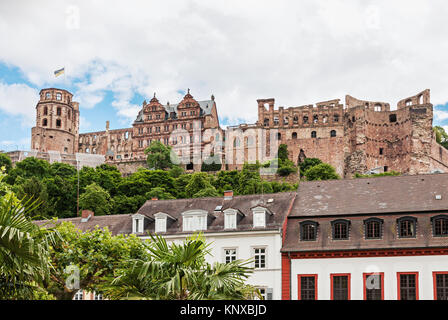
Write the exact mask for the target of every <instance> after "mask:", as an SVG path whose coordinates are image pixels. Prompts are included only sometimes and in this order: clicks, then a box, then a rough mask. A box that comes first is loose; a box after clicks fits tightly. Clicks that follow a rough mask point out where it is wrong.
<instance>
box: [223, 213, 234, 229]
mask: <svg viewBox="0 0 448 320" xmlns="http://www.w3.org/2000/svg"><path fill="white" fill-rule="evenodd" d="M224 229H236V212H225V213H224Z"/></svg>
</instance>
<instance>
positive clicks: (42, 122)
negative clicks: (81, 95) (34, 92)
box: [31, 88, 79, 154]
mask: <svg viewBox="0 0 448 320" xmlns="http://www.w3.org/2000/svg"><path fill="white" fill-rule="evenodd" d="M72 97H73V95H72V94H71V93H70V92H68V91H67V90H63V89H56V88H48V89H42V90H41V91H40V99H39V102H38V103H37V105H36V126H35V127H33V128H32V129H31V149H32V150H37V151H40V152H48V151H58V152H60V153H68V154H73V153H75V152H77V151H78V135H79V132H78V131H79V103H78V102H74V101H72Z"/></svg>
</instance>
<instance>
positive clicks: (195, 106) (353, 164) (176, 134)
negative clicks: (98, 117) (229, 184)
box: [31, 88, 448, 178]
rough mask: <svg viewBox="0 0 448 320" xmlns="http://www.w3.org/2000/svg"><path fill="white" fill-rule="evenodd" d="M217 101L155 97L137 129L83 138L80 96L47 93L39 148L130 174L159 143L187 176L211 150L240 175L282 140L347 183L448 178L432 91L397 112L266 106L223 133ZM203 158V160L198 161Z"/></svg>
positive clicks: (294, 153) (35, 139) (335, 103)
mask: <svg viewBox="0 0 448 320" xmlns="http://www.w3.org/2000/svg"><path fill="white" fill-rule="evenodd" d="M214 100H215V99H214V97H213V96H212V97H211V99H210V100H205V101H197V100H195V99H194V98H193V96H192V95H191V94H190V92H189V90H188V93H187V94H186V95H185V96H184V97H183V99H182V101H180V102H179V103H178V104H170V103H169V102H167V103H166V104H165V105H163V104H161V103H160V102H159V100H158V99H157V98H156V96H155V94H154V97H153V98H152V99H151V100H150V102H149V103H147V102H146V101H144V102H143V104H142V108H141V110H140V111H139V113H138V115H137V117H136V119H135V121H134V123H133V126H132V128H125V129H116V130H109V122H108V121H107V122H106V130H105V131H98V132H90V133H82V134H79V133H78V128H79V107H78V103H76V102H73V101H72V95H71V94H70V93H69V92H67V91H65V90H60V89H54V88H50V89H43V90H41V93H40V100H39V102H38V104H37V106H36V127H34V128H33V129H32V145H31V147H32V149H33V150H36V151H39V152H49V151H58V152H60V153H62V154H70V153H77V152H79V153H86V154H100V155H104V156H105V161H106V162H107V163H110V164H114V165H116V166H117V167H118V168H119V169H120V171H122V172H123V173H124V174H130V173H132V172H134V171H135V170H136V169H137V168H138V167H140V166H145V164H146V155H145V154H144V150H145V149H146V148H147V147H148V146H149V144H150V143H151V141H154V140H158V141H160V142H162V143H164V144H166V145H170V146H172V147H173V149H174V150H175V151H176V152H177V154H178V155H180V156H182V155H185V154H186V157H187V159H191V160H188V161H185V160H184V161H183V162H182V163H183V165H184V168H185V169H187V170H195V171H196V170H200V168H201V163H202V161H203V159H204V158H205V157H206V156H207V155H209V154H210V153H211V152H210V150H211V148H214V149H215V150H214V153H215V155H216V154H217V153H221V154H220V155H219V156H221V155H222V157H223V159H222V160H223V166H222V168H223V169H229V170H232V169H241V167H242V166H243V164H244V162H255V161H256V160H260V161H262V162H263V161H264V160H265V159H266V157H269V156H272V155H271V153H272V150H270V141H272V136H274V138H278V143H284V144H287V145H288V150H289V157H290V159H291V160H292V161H293V162H294V163H296V164H298V163H299V162H301V161H303V160H304V159H305V158H307V157H308V158H319V159H321V160H322V161H323V162H326V163H330V164H331V165H332V166H334V167H335V168H336V171H337V172H338V174H339V175H341V176H342V177H347V178H350V177H352V176H353V174H354V173H367V172H385V171H392V170H394V171H398V172H401V173H405V174H419V173H430V172H434V171H443V172H447V171H448V150H446V149H444V148H443V147H442V146H440V145H439V144H437V142H436V140H435V134H434V133H433V130H432V120H433V106H432V104H431V103H430V91H429V89H428V90H425V91H423V92H421V93H419V94H417V95H415V96H412V97H409V98H406V99H403V100H400V101H399V102H398V104H397V108H396V109H395V110H391V107H390V105H389V103H384V102H378V101H364V100H359V99H356V98H353V97H351V96H349V95H347V96H346V98H345V105H344V104H342V103H340V100H339V99H335V100H329V101H324V102H319V103H316V104H315V105H304V106H298V107H290V108H284V107H279V108H278V109H275V106H274V104H275V99H259V100H257V102H258V121H257V122H256V123H254V124H240V125H238V126H233V127H228V128H227V130H226V131H224V130H222V129H221V128H220V126H219V121H218V113H217V108H216V103H215V101H214ZM266 106H267V108H266ZM260 132H262V133H263V134H260ZM221 141H225V142H226V143H225V144H224V146H223V147H221V146H220V144H219V143H216V142H221ZM216 145H218V147H216ZM260 146H261V147H260ZM273 149H274V148H273ZM197 151H198V152H199V156H200V157H202V159H199V161H194V157H195V152H197ZM274 152H275V151H274ZM224 164H225V166H224Z"/></svg>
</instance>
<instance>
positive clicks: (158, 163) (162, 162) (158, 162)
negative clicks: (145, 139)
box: [145, 140, 173, 170]
mask: <svg viewBox="0 0 448 320" xmlns="http://www.w3.org/2000/svg"><path fill="white" fill-rule="evenodd" d="M171 149H172V148H171V147H170V146H165V145H164V144H163V143H161V142H160V141H158V140H154V141H152V142H151V144H150V145H149V147H148V148H146V150H145V154H146V155H147V158H146V162H147V163H148V166H149V168H150V169H155V170H165V169H170V168H171V167H172V166H173V163H172V161H171Z"/></svg>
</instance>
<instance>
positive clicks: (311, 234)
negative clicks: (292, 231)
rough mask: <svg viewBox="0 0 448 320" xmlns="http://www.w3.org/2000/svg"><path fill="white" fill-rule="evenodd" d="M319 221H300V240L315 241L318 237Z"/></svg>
mask: <svg viewBox="0 0 448 320" xmlns="http://www.w3.org/2000/svg"><path fill="white" fill-rule="evenodd" d="M317 225H318V224H317V222H314V221H303V222H301V223H300V240H302V241H314V240H316V239H317Z"/></svg>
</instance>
